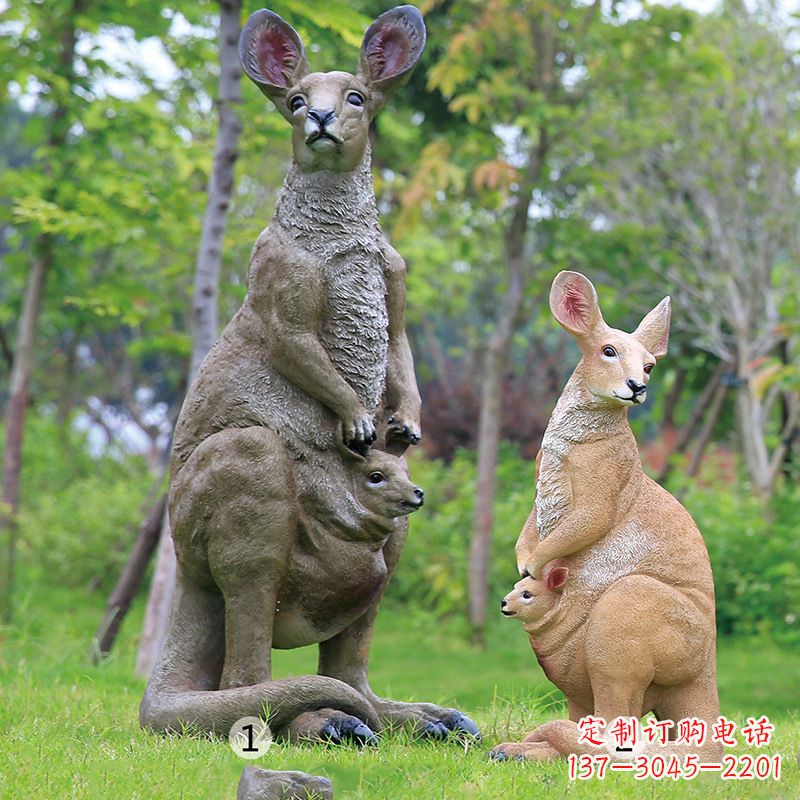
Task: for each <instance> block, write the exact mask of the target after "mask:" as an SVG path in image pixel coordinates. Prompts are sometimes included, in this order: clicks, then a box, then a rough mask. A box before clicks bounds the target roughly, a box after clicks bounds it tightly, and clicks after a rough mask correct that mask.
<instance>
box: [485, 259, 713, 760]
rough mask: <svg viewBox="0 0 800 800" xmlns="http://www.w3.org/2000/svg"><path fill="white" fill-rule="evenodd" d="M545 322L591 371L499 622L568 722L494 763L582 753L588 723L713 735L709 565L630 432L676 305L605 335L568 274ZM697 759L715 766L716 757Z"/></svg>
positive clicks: (563, 426)
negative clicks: (510, 625) (511, 630)
mask: <svg viewBox="0 0 800 800" xmlns="http://www.w3.org/2000/svg"><path fill="white" fill-rule="evenodd" d="M550 309H551V311H552V313H553V316H554V317H555V318H556V320H557V321H558V323H559V324H560V325H561V326H562V327H564V328H565V329H566V330H567V331H568V332H569V333H570V334H572V335H573V336H574V337H575V339H576V340H577V343H578V345H579V347H580V349H581V352H582V355H583V357H582V359H581V361H580V363H579V364H578V366H577V367H576V369H575V371H574V372H573V374H572V377H571V378H570V379H569V381H568V383H567V385H566V387H565V388H564V391H563V393H562V395H561V397H560V398H559V400H558V403H557V405H556V408H555V410H554V412H553V415H552V417H551V419H550V422H549V424H548V427H547V430H546V432H545V435H544V439H543V441H542V447H541V450H540V452H539V455H538V457H537V465H538V466H537V481H536V502H535V506H534V508H533V510H532V512H531V514H530V516H529V518H528V521H527V522H526V524H525V526H524V528H523V530H522V533H521V534H520V536H519V540H518V542H517V545H516V555H517V565H518V568H519V570H520V573H521V574H522V575H523V580H522V581H521V582H520V583H518V584H517V586H516V587H515V589H514V591H513V592H512V593H511V594H509V595H508V596H507V597H506V598H505V600H504V601H503V607H502V610H503V611H504V612H509V615H512V616H516V617H518V618H520V619H522V620H523V623H524V625H525V629H526V631H527V632H528V634H529V636H530V639H531V644H532V646H533V649H534V651H535V653H536V657H537V659H538V660H539V663H540V664H541V666H542V668H543V669H544V672H545V675H547V677H548V678H549V679H550V680H551V681H552V682H553V683H555V684H556V686H558V687H559V688H560V689H561V690H562V691H563V692H564V694H565V695H566V697H567V704H568V714H569V720H564V721H556V722H549V723H546V724H544V725H542V726H541V727H539V728H538V729H536V730H535V731H534V732H533V733H532V734H530V735H529V736H528V737H527V738H526V739H525V741H524V742H509V743H504V744H500V745H498V746H497V747H496V748H494V750H493V751H492V754H493V756H494V757H496V758H500V759H502V758H504V757H520V758H527V759H534V760H536V759H548V758H554V757H557V756H564V755H567V754H569V753H582V752H587V746H586V745H582V744H581V743H580V742H579V736H578V727H577V723H578V721H579V720H580V719H581V718H583V717H586V716H588V715H594V716H595V717H601V718H603V719H605V720H606V721H607V722H609V723H610V722H611V720H614V719H616V718H617V717H620V716H623V717H631V716H632V717H636V718H639V717H641V716H643V715H644V714H647V713H648V712H654V713H655V714H656V716H657V717H658V718H659V719H670V720H673V721H674V722H675V723H676V724H677V723H678V721H680V720H681V719H684V718H689V717H697V718H699V719H701V720H703V721H705V722H706V723H707V725H708V726H709V728H708V730H709V731H710V730H711V726H712V725H713V724H714V722H716V719H717V717H718V715H719V701H718V697H717V683H716V658H715V649H716V626H715V621H714V584H713V580H712V574H711V566H710V563H709V559H708V554H707V552H706V548H705V545H704V543H703V539H702V536H701V535H700V532H699V531H698V529H697V526H696V525H695V523H694V521H693V520H692V518H691V516H690V515H689V513H688V512H687V511H686V509H685V508H684V507H683V506H682V505H681V504H680V503H679V502H678V501H677V500H676V499H675V498H674V497H672V495H670V494H669V493H668V492H667V491H666V490H665V489H663V488H662V487H661V486H659V485H658V484H657V483H655V481H653V480H651V479H650V478H649V477H648V476H647V475H645V474H644V472H643V471H642V466H641V462H640V459H639V454H638V450H637V447H636V440H635V439H634V436H633V433H632V431H631V429H630V426H629V424H628V409H630V408H631V407H633V406H635V405H640V404H641V403H644V402H645V399H646V396H647V384H648V381H649V379H650V374H651V371H652V370H653V368H654V367H655V365H656V362H657V360H658V359H661V358H663V357H664V356H665V355H666V353H667V343H668V338H669V321H670V301H669V298H665V299H664V300H662V301H661V302H660V303H659V304H658V305H657V306H656V307H655V308H654V309H653V310H652V311H650V313H648V314H647V316H645V318H644V319H643V320H642V322H641V323H640V325H639V326H638V328H637V329H636V330H635V331H634V332H633V333H625V332H623V331H620V330H616V329H614V328H611V327H609V326H608V325H607V324H606V323H605V322H604V320H603V317H602V314H601V312H600V308H599V306H598V302H597V294H596V292H595V289H594V286H592V284H591V282H590V281H589V280H588V279H587V278H586V277H585V276H583V275H581V274H579V273H576V272H569V271H564V272H561V273H559V274H558V275H557V276H556V278H555V280H554V281H553V285H552V288H551V292H550ZM674 733H675V730H673V734H674ZM588 752H592V750H591V747H589V748H588ZM595 752H596V751H595ZM693 752H697V753H698V754H699V755H701V756H708V757H710V758H712V759H713V758H714V757H718V756H719V746H718V745H716V744H714V743H712V742H710V741H708V742H707V743H706V744H705V745H704V747H703V748H700V749H697V750H695V751H693Z"/></svg>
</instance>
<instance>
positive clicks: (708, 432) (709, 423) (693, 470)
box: [686, 382, 728, 478]
mask: <svg viewBox="0 0 800 800" xmlns="http://www.w3.org/2000/svg"><path fill="white" fill-rule="evenodd" d="M727 394H728V386H727V385H726V384H724V383H721V382H720V383H719V384H718V385H717V388H716V391H715V392H714V398H713V400H712V401H711V408H710V409H709V411H708V416H707V417H706V421H705V424H704V425H703V429H702V431H700V437H699V438H698V440H697V446H696V447H695V450H694V454H693V455H692V460H691V461H690V462H689V469H688V470H687V471H686V475H687V477H689V478H694V476H695V475H697V473H698V472H699V471H700V465H701V464H702V463H703V454H704V453H705V450H706V447H708V443H709V442H710V441H711V436H712V435H713V433H714V428H715V427H716V426H717V422H718V420H719V415H720V414H721V413H722V404H723V402H724V401H725V395H727Z"/></svg>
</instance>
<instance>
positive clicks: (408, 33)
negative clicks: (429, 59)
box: [358, 6, 426, 116]
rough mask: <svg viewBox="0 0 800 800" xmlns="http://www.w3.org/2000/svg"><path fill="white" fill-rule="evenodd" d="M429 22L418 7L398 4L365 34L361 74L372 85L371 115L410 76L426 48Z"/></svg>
mask: <svg viewBox="0 0 800 800" xmlns="http://www.w3.org/2000/svg"><path fill="white" fill-rule="evenodd" d="M425 37H426V32H425V23H424V22H423V20H422V14H420V13H419V9H417V8H415V7H414V6H396V7H395V8H392V9H390V10H389V11H386V12H384V13H383V14H381V15H380V16H379V17H378V18H377V19H376V20H375V22H373V23H372V25H370V26H369V28H367V32H366V33H365V34H364V41H363V42H362V44H361V59H360V62H359V65H358V77H359V79H360V80H362V81H363V82H364V83H365V84H366V85H367V86H369V88H370V93H371V95H372V97H371V98H370V102H369V110H370V114H371V115H372V116H374V115H375V114H377V113H378V111H379V110H380V108H381V106H382V105H383V104H384V102H385V101H386V98H387V97H388V96H389V95H391V94H393V93H394V92H396V91H397V90H398V89H399V88H400V87H401V86H402V85H403V84H404V83H405V82H406V81H407V80H408V79H409V78H410V77H411V72H412V71H413V69H414V67H415V66H416V65H417V62H418V61H419V59H420V56H421V55H422V51H423V50H424V49H425Z"/></svg>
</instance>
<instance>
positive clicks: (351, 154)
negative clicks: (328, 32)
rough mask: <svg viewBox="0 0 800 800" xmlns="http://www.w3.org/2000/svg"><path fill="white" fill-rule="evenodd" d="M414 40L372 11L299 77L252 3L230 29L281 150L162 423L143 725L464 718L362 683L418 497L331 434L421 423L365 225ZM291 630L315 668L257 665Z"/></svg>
mask: <svg viewBox="0 0 800 800" xmlns="http://www.w3.org/2000/svg"><path fill="white" fill-rule="evenodd" d="M424 46H425V26H424V24H423V21H422V17H421V15H420V13H419V11H418V10H417V9H416V8H413V7H411V6H398V7H397V8H394V9H392V10H390V11H387V12H386V13H384V14H382V15H381V16H379V17H378V18H377V19H376V20H375V22H373V24H372V25H370V27H369V28H368V30H367V32H366V34H365V36H364V41H363V44H362V47H361V56H360V63H359V67H358V70H357V71H356V72H355V73H352V74H351V73H349V72H328V73H320V72H310V71H309V68H308V61H307V59H306V54H305V49H304V47H303V43H302V41H301V39H300V37H299V35H298V34H297V32H296V31H295V30H294V29H293V28H292V27H291V26H290V25H288V24H287V23H286V22H285V21H284V20H283V19H281V18H280V17H279V16H278V15H277V14H275V13H273V12H271V11H268V10H266V9H263V10H261V11H257V12H255V13H254V14H253V15H252V16H251V17H250V19H249V20H248V22H247V24H246V25H245V27H244V29H243V31H242V35H241V39H240V55H241V61H242V65H243V68H244V70H245V72H246V74H247V75H248V77H249V78H250V79H251V80H252V81H253V82H254V83H255V84H256V86H257V87H258V88H259V89H260V90H261V91H262V92H263V93H264V94H265V95H266V96H267V97H268V98H269V99H270V100H271V101H272V103H273V104H274V105H275V108H276V109H277V110H278V111H279V112H280V114H281V115H282V116H283V117H284V118H285V119H286V120H287V122H289V124H290V125H291V127H292V152H293V162H292V165H291V168H290V169H289V172H288V174H287V176H286V180H285V183H284V186H283V189H282V191H281V193H280V197H279V198H278V201H277V206H276V209H275V214H274V217H273V219H272V221H271V223H270V225H269V227H268V228H267V229H266V230H265V231H264V232H263V233H262V234H261V236H259V238H258V240H257V242H256V244H255V247H254V249H253V254H252V258H251V261H250V267H249V274H248V290H247V295H246V297H245V299H244V302H243V304H242V306H241V308H240V309H239V311H238V312H237V313H236V315H235V316H234V318H233V319H232V320H231V322H230V323H229V324H228V326H227V327H226V328H225V330H224V332H223V333H222V335H221V337H220V339H219V341H218V342H217V343H216V344H215V346H214V347H213V348H212V350H211V351H210V353H209V354H208V356H207V357H206V359H205V361H204V362H203V364H202V366H201V367H200V369H199V372H198V375H197V378H196V380H195V381H194V383H193V385H192V387H191V388H190V390H189V393H188V395H187V398H186V401H185V403H184V405H183V408H182V411H181V414H180V417H179V420H178V423H177V426H176V430H175V437H174V444H173V453H172V463H171V488H170V497H169V513H170V520H171V524H172V531H173V538H174V541H175V546H176V555H177V560H178V577H177V590H176V599H175V607H174V610H173V618H172V623H171V626H170V630H169V633H168V638H167V643H166V646H165V649H164V653H163V655H162V657H161V658H160V661H159V663H158V664H157V666H156V669H155V671H154V674H153V676H152V678H151V681H150V684H149V686H148V688H147V690H146V693H145V695H144V698H143V700H142V704H141V709H140V718H141V722H142V724H143V725H145V726H147V727H149V728H151V729H154V730H158V731H168V730H171V731H176V730H177V731H180V730H181V729H182V728H183V727H184V726H187V725H190V726H191V725H193V726H195V727H196V728H199V729H201V730H209V731H217V732H222V733H224V732H227V731H228V730H229V728H230V726H231V725H232V724H233V723H234V722H235V721H236V720H237V719H239V718H241V717H243V716H248V715H254V716H257V715H262V714H267V715H268V717H269V721H270V725H271V727H272V729H273V731H274V732H275V734H276V735H277V736H287V737H291V738H293V739H308V740H315V739H326V740H333V741H340V740H342V739H345V738H350V739H355V740H356V741H359V742H369V741H372V740H373V739H374V733H375V732H376V731H380V730H381V728H382V727H383V726H385V725H398V726H399V725H406V726H410V727H411V728H412V729H413V730H415V731H416V732H418V733H420V734H423V735H427V736H434V737H444V736H447V735H448V734H449V733H451V732H453V731H456V732H468V733H477V728H476V726H475V724H474V723H473V722H472V721H471V720H469V719H468V718H467V717H465V716H463V715H462V714H460V713H459V712H458V711H456V710H455V709H449V708H441V707H439V706H436V705H433V704H429V703H399V702H395V701H392V700H386V699H383V698H380V697H378V696H377V695H376V694H375V693H374V692H373V691H372V689H371V688H370V686H369V682H368V679H367V666H368V658H369V650H370V640H371V637H372V629H373V626H374V623H375V616H376V614H377V610H378V605H379V603H380V600H381V597H382V595H383V592H384V590H385V588H386V585H387V583H388V581H389V580H390V578H391V576H392V574H393V573H394V571H395V569H396V567H397V563H398V560H399V558H400V554H401V552H402V549H403V545H404V542H405V538H406V535H407V526H406V524H405V519H403V517H402V515H403V514H405V513H407V512H408V511H410V510H412V508H413V507H414V506H415V503H416V504H417V505H418V504H419V503H421V500H422V496H421V493H420V494H419V495H416V493H415V491H414V489H413V488H411V484H410V482H408V479H407V478H404V479H403V480H404V481H405V482H406V483H403V481H400V480H399V478H398V472H397V470H394V471H393V472H392V481H390V482H389V483H387V485H386V486H385V487H384V490H385V491H388V490H389V488H392V487H394V488H396V487H397V486H400V485H401V484H402V486H400V488H401V491H400V493H399V494H398V498H397V502H396V503H395V504H394V506H393V507H392V509H389V508H387V507H386V506H385V504H384V502H383V500H381V501H380V502H379V504H378V505H379V509H378V511H377V512H376V509H375V507H374V505H372V504H371V503H370V501H369V499H368V498H369V496H370V494H369V493H370V492H372V491H373V490H375V489H376V487H375V486H372V487H370V485H369V484H370V483H372V482H373V481H372V477H371V475H372V473H375V474H376V475H377V474H378V473H380V472H381V468H378V467H375V466H374V464H373V459H375V458H379V457H380V456H378V455H375V454H368V455H367V457H366V460H362V461H363V463H362V462H359V461H358V460H357V459H355V460H354V458H353V457H351V456H350V455H347V454H346V453H345V452H344V451H343V447H342V445H345V448H344V449H345V450H346V449H347V448H349V449H351V450H355V451H358V452H359V453H360V454H361V455H362V456H363V455H364V454H365V453H366V452H367V450H368V448H369V447H370V445H372V446H373V450H374V449H375V448H376V447H380V448H381V449H385V450H386V451H387V452H390V453H392V454H395V455H401V454H402V452H403V451H404V450H405V449H406V447H407V446H408V445H410V444H416V443H418V442H419V440H420V425H419V414H420V398H419V392H418V390H417V385H416V380H415V377H414V364H413V360H412V357H411V351H410V348H409V345H408V340H407V338H406V334H405V264H404V262H403V260H402V258H401V257H400V256H399V255H398V253H397V252H396V251H395V250H394V249H393V248H392V247H391V246H390V245H389V243H388V241H387V240H386V238H385V237H384V235H383V233H382V232H381V228H380V224H379V220H378V210H377V205H376V201H375V194H374V191H373V185H372V176H371V172H370V147H369V126H370V123H371V121H372V120H373V119H374V117H375V116H376V114H377V113H378V111H379V110H380V109H381V107H382V106H383V105H384V103H385V101H386V100H387V98H389V97H390V95H391V94H393V93H394V92H395V91H397V90H398V89H399V88H400V87H401V86H402V85H403V84H404V83H405V82H406V81H407V80H408V78H409V76H410V74H411V71H412V70H413V68H414V66H415V65H416V63H417V61H418V60H419V58H420V55H421V54H422V51H423V49H424ZM376 440H378V441H376ZM373 443H374V444H373ZM365 469H366V470H367V471H366V472H365ZM365 479H366V481H367V482H368V483H367V484H366V485H365V484H364V480H365ZM377 481H378V479H377V478H376V482H377ZM389 484H391V486H390V485H389ZM409 490H410V491H411V494H410V495H409V493H408V491H409ZM385 491H384V493H383V494H381V497H383V498H384V499H385V497H386V495H385ZM417 491H419V490H417ZM400 495H402V497H400ZM417 501H419V503H417ZM398 503H399V504H400V505H398ZM402 504H405V505H402ZM398 515H400V516H398ZM310 644H318V645H319V653H320V654H319V666H318V674H317V675H308V676H300V677H295V678H289V679H286V680H273V679H272V668H271V652H272V648H273V647H278V648H294V647H301V646H304V645H310Z"/></svg>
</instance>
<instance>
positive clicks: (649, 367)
mask: <svg viewBox="0 0 800 800" xmlns="http://www.w3.org/2000/svg"><path fill="white" fill-rule="evenodd" d="M653 366H654V365H653V364H645V365H644V371H645V374H646V375H649V374H650V373H651V372H652V371H653Z"/></svg>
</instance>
